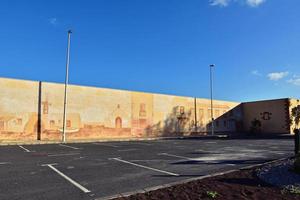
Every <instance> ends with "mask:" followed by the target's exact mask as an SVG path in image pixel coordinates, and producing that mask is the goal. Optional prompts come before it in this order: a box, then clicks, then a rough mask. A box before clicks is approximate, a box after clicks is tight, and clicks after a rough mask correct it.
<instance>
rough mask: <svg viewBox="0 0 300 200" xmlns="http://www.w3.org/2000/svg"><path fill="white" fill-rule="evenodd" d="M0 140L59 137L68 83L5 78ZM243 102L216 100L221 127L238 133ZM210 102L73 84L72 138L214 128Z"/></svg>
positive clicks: (70, 95) (2, 81) (0, 98)
mask: <svg viewBox="0 0 300 200" xmlns="http://www.w3.org/2000/svg"><path fill="white" fill-rule="evenodd" d="M0 92H1V93H0V141H12V140H22V141H26V140H60V139H61V135H62V126H63V112H62V111H63V102H64V99H63V97H64V85H63V84H56V83H46V82H35V81H23V80H15V79H5V78H0ZM238 105H239V103H236V102H226V101H216V100H214V118H215V119H216V122H215V123H216V124H215V127H216V131H231V132H232V131H236V130H237V129H238V128H239V127H238V123H239V121H241V115H242V114H241V110H240V109H238V108H239V106H238ZM210 113H211V112H210V101H209V100H208V99H198V98H197V99H196V98H190V97H180V96H170V95H162V94H151V93H142V92H132V91H122V90H113V89H104V88H94V87H83V86H76V85H69V87H68V104H67V123H66V124H67V139H69V140H76V139H80V140H83V139H109V138H140V137H164V136H168V137H172V136H178V135H180V136H188V135H199V134H206V133H207V132H208V131H210V127H211V124H210V119H211V116H210V115H211V114H210Z"/></svg>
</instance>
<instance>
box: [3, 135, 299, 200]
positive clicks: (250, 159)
mask: <svg viewBox="0 0 300 200" xmlns="http://www.w3.org/2000/svg"><path fill="white" fill-rule="evenodd" d="M293 148H294V146H293V140H291V139H280V140H279V139H257V140H253V139H252V140H246V139H244V140H243V139H234V140H230V139H184V140H179V139H177V140H175V139H173V140H154V141H132V142H129V141H126V142H105V143H74V144H51V145H50V144H49V145H20V146H18V145H16V146H1V147H0V199H31V200H33V199H73V200H75V199H105V198H106V197H109V196H113V195H116V194H121V193H127V192H133V191H137V190H142V189H144V188H149V187H154V186H159V185H162V184H167V183H172V182H176V181H180V180H184V179H190V178H194V177H200V176H204V175H208V174H211V173H216V172H222V171H226V170H230V169H237V168H241V167H245V166H250V165H254V164H259V163H263V162H266V161H271V160H275V159H279V158H283V157H288V156H292V155H293Z"/></svg>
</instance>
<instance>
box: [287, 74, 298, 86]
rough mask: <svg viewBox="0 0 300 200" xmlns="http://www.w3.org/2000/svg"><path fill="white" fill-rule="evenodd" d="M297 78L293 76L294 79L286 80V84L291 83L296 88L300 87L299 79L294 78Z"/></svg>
mask: <svg viewBox="0 0 300 200" xmlns="http://www.w3.org/2000/svg"><path fill="white" fill-rule="evenodd" d="M296 77H297V76H294V78H292V79H290V80H288V81H287V82H288V83H291V84H293V85H297V86H300V78H299V77H298V78H296Z"/></svg>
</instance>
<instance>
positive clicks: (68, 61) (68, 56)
mask: <svg viewBox="0 0 300 200" xmlns="http://www.w3.org/2000/svg"><path fill="white" fill-rule="evenodd" d="M71 33H72V31H71V30H68V46H67V61H66V77H65V92H64V116H63V132H62V142H63V143H65V142H66V125H67V99H68V94H67V88H68V83H69V64H70V44H71Z"/></svg>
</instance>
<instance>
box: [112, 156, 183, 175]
mask: <svg viewBox="0 0 300 200" xmlns="http://www.w3.org/2000/svg"><path fill="white" fill-rule="evenodd" d="M111 160H116V161H119V162H123V163H126V164H130V165H134V166H136V167H141V168H144V169H149V170H152V171H156V172H160V173H164V174H168V175H171V176H180V175H179V174H175V173H172V172H167V171H164V170H159V169H155V168H152V167H147V166H144V165H139V164H136V163H132V162H128V161H126V160H122V159H120V158H111Z"/></svg>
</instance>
